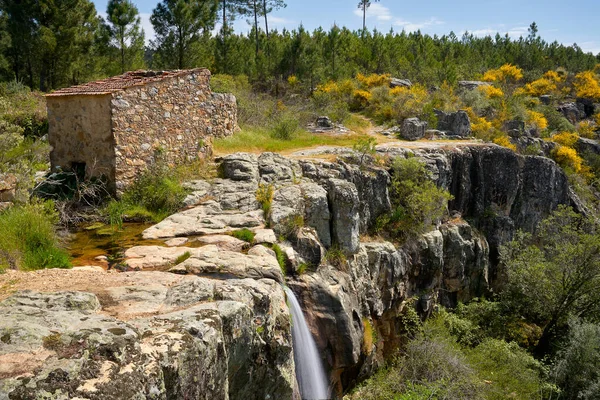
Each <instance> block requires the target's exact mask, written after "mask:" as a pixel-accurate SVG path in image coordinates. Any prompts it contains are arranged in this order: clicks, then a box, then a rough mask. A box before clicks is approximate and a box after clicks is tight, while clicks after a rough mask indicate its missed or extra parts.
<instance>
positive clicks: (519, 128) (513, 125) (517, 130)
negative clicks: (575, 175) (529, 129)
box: [504, 119, 525, 138]
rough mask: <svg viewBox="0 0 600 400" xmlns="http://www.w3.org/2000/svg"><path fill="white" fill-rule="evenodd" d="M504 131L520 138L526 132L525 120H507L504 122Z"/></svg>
mask: <svg viewBox="0 0 600 400" xmlns="http://www.w3.org/2000/svg"><path fill="white" fill-rule="evenodd" d="M504 131H505V132H506V133H508V135H509V136H510V137H513V138H520V137H521V136H523V135H524V134H525V122H523V121H519V120H516V119H515V120H511V121H506V122H505V123H504Z"/></svg>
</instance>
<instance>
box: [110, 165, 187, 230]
mask: <svg viewBox="0 0 600 400" xmlns="http://www.w3.org/2000/svg"><path fill="white" fill-rule="evenodd" d="M185 195H186V191H185V189H184V188H183V187H182V186H181V184H180V183H179V182H178V180H177V179H176V177H175V176H174V173H173V172H172V171H170V170H169V169H168V167H166V166H162V165H155V166H154V167H152V168H150V169H149V170H148V171H145V172H144V173H142V174H140V175H139V176H138V178H137V179H136V180H135V181H134V183H133V184H132V185H131V186H130V187H129V188H127V190H126V191H125V193H124V194H123V196H122V197H121V200H120V201H121V202H122V205H120V206H119V205H116V204H114V203H109V206H108V208H107V209H105V214H106V215H108V217H109V219H110V220H111V221H113V222H116V223H117V225H118V224H119V219H118V217H116V212H117V211H118V210H124V214H125V215H128V216H130V217H131V216H133V215H132V214H135V216H137V217H141V218H142V219H150V220H152V221H154V222H158V221H161V220H163V219H164V218H166V217H167V216H169V215H171V214H173V213H175V212H177V211H178V210H179V208H181V206H182V202H183V199H184V198H185Z"/></svg>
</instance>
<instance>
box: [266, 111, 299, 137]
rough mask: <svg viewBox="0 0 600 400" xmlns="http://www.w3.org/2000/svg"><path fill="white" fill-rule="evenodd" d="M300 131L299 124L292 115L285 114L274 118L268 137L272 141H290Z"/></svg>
mask: <svg viewBox="0 0 600 400" xmlns="http://www.w3.org/2000/svg"><path fill="white" fill-rule="evenodd" d="M299 129H300V123H299V122H298V120H297V119H296V118H294V117H293V116H292V115H290V114H288V113H285V114H283V115H281V116H279V117H277V118H276V120H275V123H274V124H273V126H272V127H271V129H270V135H271V137H272V138H273V139H278V140H291V139H293V137H294V135H295V134H296V132H298V130H299Z"/></svg>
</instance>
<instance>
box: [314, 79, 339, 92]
mask: <svg viewBox="0 0 600 400" xmlns="http://www.w3.org/2000/svg"><path fill="white" fill-rule="evenodd" d="M339 90H340V88H339V86H338V84H337V83H336V82H334V81H329V82H326V83H324V84H322V85H319V86H317V90H316V91H317V92H322V93H337V92H339Z"/></svg>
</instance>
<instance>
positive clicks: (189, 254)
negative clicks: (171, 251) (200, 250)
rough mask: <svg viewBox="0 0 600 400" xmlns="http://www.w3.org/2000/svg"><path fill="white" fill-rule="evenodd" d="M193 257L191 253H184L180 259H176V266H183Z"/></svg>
mask: <svg viewBox="0 0 600 400" xmlns="http://www.w3.org/2000/svg"><path fill="white" fill-rule="evenodd" d="M191 256H192V253H190V252H189V251H186V252H185V253H183V254H182V255H180V256H179V257H177V258H176V259H175V265H179V264H181V263H182V262H184V261H185V260H187V259H188V258H190V257H191Z"/></svg>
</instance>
